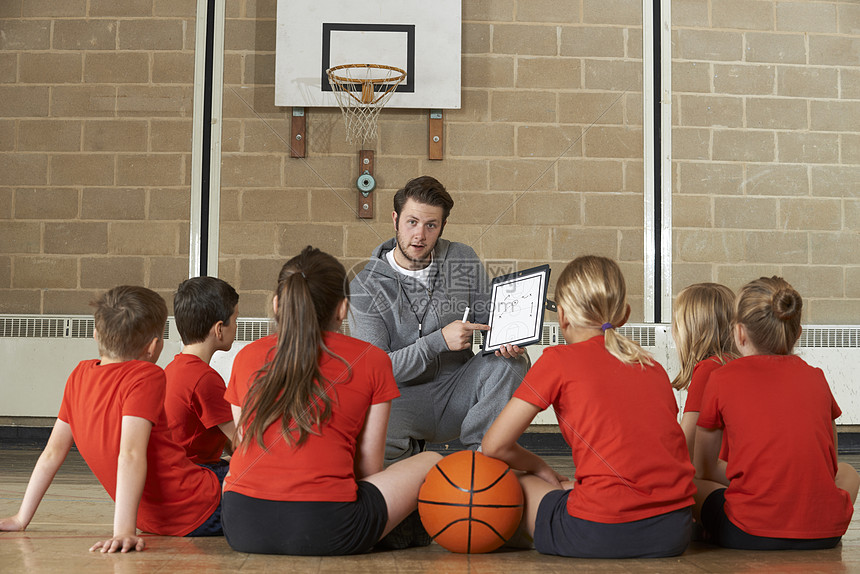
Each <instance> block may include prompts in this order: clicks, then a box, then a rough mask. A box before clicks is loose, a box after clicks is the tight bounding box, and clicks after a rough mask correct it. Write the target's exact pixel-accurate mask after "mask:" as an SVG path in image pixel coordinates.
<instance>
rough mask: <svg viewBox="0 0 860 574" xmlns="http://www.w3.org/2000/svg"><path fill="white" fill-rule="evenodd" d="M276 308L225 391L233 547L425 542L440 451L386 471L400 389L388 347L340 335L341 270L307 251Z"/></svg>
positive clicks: (349, 550)
mask: <svg viewBox="0 0 860 574" xmlns="http://www.w3.org/2000/svg"><path fill="white" fill-rule="evenodd" d="M273 308H274V313H275V319H276V321H277V326H278V328H277V332H276V333H275V334H273V335H270V336H268V337H265V338H263V339H259V340H257V341H255V342H254V343H251V344H249V345H247V346H246V347H245V348H244V349H242V350H241V351H240V352H239V353H238V354H237V356H236V359H235V360H234V362H233V369H232V372H231V376H230V384H229V386H228V388H227V392H226V393H225V398H226V399H227V400H228V401H230V403H231V405H232V408H233V416H234V419H235V421H236V427H237V440H236V441H235V445H236V448H235V452H234V454H233V458H232V460H231V462H230V474H229V475H228V476H227V478H226V479H225V485H224V498H223V500H224V501H225V504H224V506H223V510H222V513H223V514H222V520H223V524H224V533H225V536H226V537H227V542H228V543H229V544H230V546H231V547H232V548H233V549H234V550H238V551H240V552H251V553H261V554H298V555H338V554H356V553H362V552H366V551H367V550H369V549H371V548H372V547H374V546H375V545H377V544H378V543H379V542H380V540H382V539H383V538H385V537H386V535H388V534H389V533H391V532H392V530H394V529H395V527H398V528H397V530H395V533H396V534H397V543H398V544H400V545H401V546H407V545H409V544H417V543H419V542H423V537H422V536H421V534H422V533H420V532H418V529H419V525H418V524H417V520H415V519H416V518H417V515H416V514H414V511H415V509H416V507H417V500H418V489H419V488H420V486H421V483H422V482H423V480H424V477H425V475H426V474H427V472H428V471H429V470H430V468H432V467H433V465H434V464H436V462H438V460H439V459H440V456H439V455H438V454H435V453H422V454H420V455H416V456H414V457H412V458H409V459H407V460H405V461H402V462H400V463H397V464H395V465H392V466H391V467H389V468H388V469H385V470H383V457H384V448H385V433H386V429H387V426H388V415H389V412H390V408H391V400H392V399H394V398H396V397H397V396H399V391H398V390H397V385H396V383H395V382H394V375H393V373H392V371H391V361H390V360H389V359H388V355H387V354H386V353H385V352H383V351H382V350H380V349H378V348H376V347H373V346H372V345H370V344H368V343H365V342H363V341H359V340H358V339H353V338H351V337H347V336H345V335H343V334H341V333H339V332H338V330H339V328H340V325H341V322H342V321H343V319H344V318H345V317H346V314H347V312H348V310H349V283H348V281H347V278H346V272H345V270H344V268H343V266H342V265H341V264H340V263H339V262H338V261H337V259H335V258H334V257H332V256H331V255H328V254H326V253H323V252H322V251H320V250H319V249H315V248H312V247H310V246H308V247H306V248H305V249H304V250H303V251H302V252H301V253H300V254H299V255H297V256H296V257H293V258H292V259H290V260H289V261H287V262H286V263H285V264H284V266H283V267H282V268H281V272H280V274H279V276H278V285H277V288H276V290H275V295H274V298H273ZM407 516H409V517H410V518H411V519H412V520H410V521H406V522H404V519H405V518H406V517H407ZM389 538H390V537H389ZM385 539H386V540H388V538H385ZM427 542H429V540H427Z"/></svg>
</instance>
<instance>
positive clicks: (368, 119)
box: [326, 64, 406, 145]
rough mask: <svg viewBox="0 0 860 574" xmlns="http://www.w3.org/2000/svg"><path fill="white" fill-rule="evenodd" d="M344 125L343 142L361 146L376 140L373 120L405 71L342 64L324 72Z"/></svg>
mask: <svg viewBox="0 0 860 574" xmlns="http://www.w3.org/2000/svg"><path fill="white" fill-rule="evenodd" d="M326 74H327V75H328V81H329V84H331V91H332V92H334V96H335V99H336V100H337V105H338V107H339V108H340V111H341V112H342V113H343V121H344V123H345V124H346V140H347V141H348V142H349V143H360V144H361V145H363V144H364V142H365V141H367V140H369V139H373V138H375V137H376V120H377V118H378V117H379V112H380V110H381V109H382V108H383V107H384V106H385V104H386V103H387V102H388V100H389V99H390V98H391V96H392V95H393V94H394V91H395V90H396V89H397V86H399V85H400V84H401V83H402V82H403V80H405V79H406V72H404V71H403V70H401V69H400V68H395V67H393V66H384V65H382V64H343V65H341V66H334V67H332V68H329V69H328V70H326Z"/></svg>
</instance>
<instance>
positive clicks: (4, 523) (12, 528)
mask: <svg viewBox="0 0 860 574" xmlns="http://www.w3.org/2000/svg"><path fill="white" fill-rule="evenodd" d="M25 528H27V525H26V524H24V523H23V522H22V521H21V520H20V519H19V518H18V517H17V516H10V517H9V518H0V530H2V531H5V532H20V531H21V530H24V529H25Z"/></svg>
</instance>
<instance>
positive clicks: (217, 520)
mask: <svg viewBox="0 0 860 574" xmlns="http://www.w3.org/2000/svg"><path fill="white" fill-rule="evenodd" d="M200 466H202V467H203V468H208V469H209V470H211V471H212V472H214V473H215V476H217V477H218V482H219V483H220V484H221V485H223V484H224V477H225V476H227V472H229V471H230V463H229V462H227V461H226V460H219V461H218V462H213V463H212V464H201V465H200ZM222 534H224V531H223V530H222V529H221V505H220V504H219V505H218V508H216V509H215V511H214V512H213V513H212V514H211V515H210V516H209V518H207V519H206V522H204V523H203V524H201V525H200V526H198V527H197V528H195V529H194V530H193V531H191V532H189V533H188V534H186V535H185V536H195V537H196V536H221V535H222Z"/></svg>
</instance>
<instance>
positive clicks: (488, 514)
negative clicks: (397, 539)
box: [418, 450, 523, 554]
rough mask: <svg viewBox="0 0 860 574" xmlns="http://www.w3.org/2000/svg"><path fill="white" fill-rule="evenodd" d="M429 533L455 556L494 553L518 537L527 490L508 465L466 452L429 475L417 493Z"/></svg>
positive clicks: (457, 455)
mask: <svg viewBox="0 0 860 574" xmlns="http://www.w3.org/2000/svg"><path fill="white" fill-rule="evenodd" d="M418 513H419V514H420V515H421V523H422V524H424V528H425V529H426V530H427V533H428V534H430V536H431V537H432V538H433V539H434V540H435V541H436V542H438V543H439V544H440V545H442V546H444V547H445V548H447V549H448V550H450V551H451V552H460V553H463V554H479V553H482V552H492V551H493V550H495V549H496V548H498V547H499V546H501V545H502V544H504V543H505V542H506V541H507V540H508V539H509V538H510V537H511V536H513V535H514V532H516V530H517V527H518V526H519V524H520V520H521V519H522V517H523V489H522V487H521V486H520V482H519V481H518V480H517V477H516V476H515V475H514V473H513V472H512V471H511V469H510V468H509V467H508V465H507V464H505V463H504V462H502V461H500V460H497V459H495V458H490V457H488V456H484V455H483V454H481V453H479V452H473V451H470V450H464V451H460V452H455V453H454V454H451V455H448V456H446V457H445V458H443V459H442V460H440V461H439V463H438V464H437V465H436V466H434V467H433V468H432V469H430V472H428V473H427V478H425V479H424V484H423V485H422V486H421V490H420V491H419V492H418Z"/></svg>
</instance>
